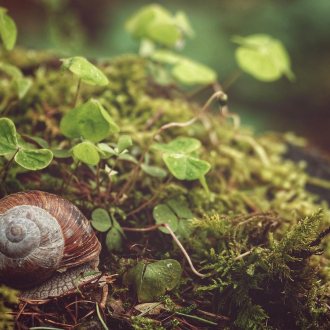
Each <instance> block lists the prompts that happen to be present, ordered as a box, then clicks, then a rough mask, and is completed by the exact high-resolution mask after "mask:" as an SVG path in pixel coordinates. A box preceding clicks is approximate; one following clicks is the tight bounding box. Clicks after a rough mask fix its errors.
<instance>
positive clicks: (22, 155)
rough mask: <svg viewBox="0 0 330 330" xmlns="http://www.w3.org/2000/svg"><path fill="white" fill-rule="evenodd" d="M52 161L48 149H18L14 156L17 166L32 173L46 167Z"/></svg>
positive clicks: (51, 154)
mask: <svg viewBox="0 0 330 330" xmlns="http://www.w3.org/2000/svg"><path fill="white" fill-rule="evenodd" d="M52 159H53V153H52V152H51V151H50V150H48V149H30V150H27V149H20V150H19V151H18V152H17V154H16V155H15V161H16V163H17V164H19V165H21V166H22V167H24V168H26V169H28V170H32V171H35V170H41V169H43V168H45V167H47V166H48V165H49V164H50V163H51V161H52Z"/></svg>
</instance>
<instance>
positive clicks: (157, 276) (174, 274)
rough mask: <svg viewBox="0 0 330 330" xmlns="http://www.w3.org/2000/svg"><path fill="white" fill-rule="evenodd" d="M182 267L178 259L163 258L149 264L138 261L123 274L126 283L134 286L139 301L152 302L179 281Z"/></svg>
mask: <svg viewBox="0 0 330 330" xmlns="http://www.w3.org/2000/svg"><path fill="white" fill-rule="evenodd" d="M181 274H182V268H181V265H180V263H179V262H178V261H176V260H174V259H165V260H160V261H156V262H153V263H150V264H145V263H143V262H139V263H138V264H137V265H136V266H135V267H133V268H131V269H130V270H129V271H128V272H127V273H126V274H125V276H124V282H125V284H126V285H130V286H132V287H133V288H134V290H135V292H136V294H137V297H138V300H139V302H152V301H155V300H156V299H157V298H159V297H160V296H162V295H164V294H165V293H166V292H167V291H171V290H173V289H174V288H175V287H176V286H177V285H178V284H179V282H180V279H181Z"/></svg>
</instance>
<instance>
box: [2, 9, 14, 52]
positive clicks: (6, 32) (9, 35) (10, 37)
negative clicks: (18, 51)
mask: <svg viewBox="0 0 330 330" xmlns="http://www.w3.org/2000/svg"><path fill="white" fill-rule="evenodd" d="M0 37H1V40H2V42H3V45H4V47H5V49H7V50H11V49H13V48H14V46H15V43H16V38H17V28H16V24H15V22H14V21H13V19H12V18H11V17H10V16H8V15H7V9H5V8H3V7H0Z"/></svg>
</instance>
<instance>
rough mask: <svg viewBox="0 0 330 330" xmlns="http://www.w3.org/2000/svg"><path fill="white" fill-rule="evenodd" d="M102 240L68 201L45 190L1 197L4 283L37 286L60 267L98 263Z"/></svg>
mask: <svg viewBox="0 0 330 330" xmlns="http://www.w3.org/2000/svg"><path fill="white" fill-rule="evenodd" d="M100 249H101V245H100V243H99V241H98V240H97V238H96V236H95V234H94V232H93V230H92V228H91V226H90V224H89V222H88V220H87V219H86V218H85V217H84V215H83V214H82V213H81V212H80V211H79V209H78V208H77V207H75V206H74V205H73V204H72V203H70V202H69V201H67V200H65V199H63V198H61V197H59V196H56V195H53V194H49V193H46V192H42V191H30V192H25V193H16V194H12V195H9V196H7V197H5V198H3V199H2V200H0V282H4V283H6V284H8V285H11V286H13V287H17V288H30V287H34V286H36V285H38V284H40V283H41V282H43V281H44V280H46V279H48V278H50V277H51V276H52V275H53V274H54V273H55V272H56V271H59V272H62V271H65V270H66V269H67V268H72V267H76V266H79V265H82V264H86V263H90V264H91V265H94V266H97V264H98V256H99V254H100Z"/></svg>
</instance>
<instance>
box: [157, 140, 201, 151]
mask: <svg viewBox="0 0 330 330" xmlns="http://www.w3.org/2000/svg"><path fill="white" fill-rule="evenodd" d="M200 146H201V143H200V141H199V140H197V139H194V138H190V137H178V138H176V139H174V140H173V141H171V142H169V143H154V144H153V146H152V147H153V148H154V149H156V150H159V151H162V152H167V153H191V152H193V151H195V150H197V149H199V148H200Z"/></svg>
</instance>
